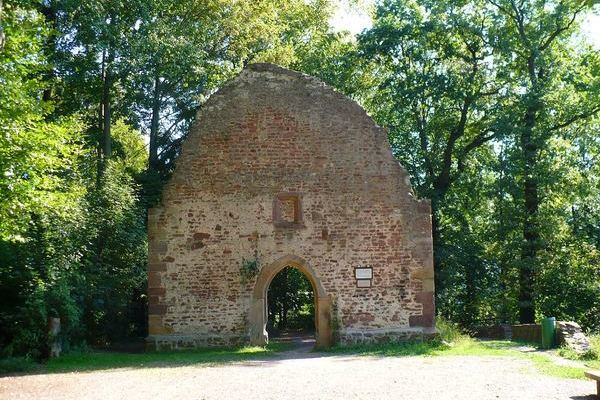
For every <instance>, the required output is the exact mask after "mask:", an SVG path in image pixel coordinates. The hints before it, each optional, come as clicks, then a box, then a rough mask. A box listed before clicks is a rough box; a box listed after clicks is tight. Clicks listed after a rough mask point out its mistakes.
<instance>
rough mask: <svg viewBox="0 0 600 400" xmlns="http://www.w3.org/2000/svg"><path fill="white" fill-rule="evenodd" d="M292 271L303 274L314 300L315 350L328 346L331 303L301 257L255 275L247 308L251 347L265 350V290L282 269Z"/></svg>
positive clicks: (290, 257) (266, 338) (317, 279)
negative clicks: (311, 290) (290, 268)
mask: <svg viewBox="0 0 600 400" xmlns="http://www.w3.org/2000/svg"><path fill="white" fill-rule="evenodd" d="M288 266H290V267H293V268H296V269H298V270H299V271H300V272H302V273H303V274H304V275H305V276H306V277H307V278H308V280H309V281H310V283H311V284H312V287H313V293H314V296H315V339H316V342H317V347H320V348H322V347H328V346H331V344H332V343H331V341H332V338H331V325H330V324H331V299H330V298H329V296H328V295H327V294H326V293H325V288H324V287H323V285H322V284H321V281H320V279H319V277H318V276H317V274H316V273H315V271H314V270H313V269H312V268H311V267H310V265H308V264H307V263H306V262H305V261H304V260H302V259H301V258H300V257H296V256H291V255H290V256H285V257H282V258H280V259H278V260H277V261H275V262H273V263H271V264H269V265H267V266H266V267H264V268H262V269H261V270H260V272H259V273H258V277H257V280H256V285H255V286H254V291H253V292H252V303H251V305H250V315H249V319H248V320H249V322H250V341H251V343H252V344H253V345H257V346H264V345H265V344H267V342H268V335H267V330H266V326H267V301H266V299H267V290H268V289H269V285H270V284H271V281H272V280H273V278H274V277H275V275H277V274H278V273H279V272H280V271H281V270H282V269H284V268H285V267H288Z"/></svg>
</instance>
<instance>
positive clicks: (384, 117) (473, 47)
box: [359, 1, 503, 287]
mask: <svg viewBox="0 0 600 400" xmlns="http://www.w3.org/2000/svg"><path fill="white" fill-rule="evenodd" d="M490 24H491V19H490V17H489V15H488V10H487V9H486V8H485V5H484V4H483V3H481V2H469V3H468V4H466V3H463V2H459V3H456V2H439V1H420V2H414V1H411V2H398V1H384V2H382V3H381V4H379V5H378V7H377V11H376V14H375V21H374V24H373V28H372V29H370V30H369V31H367V32H365V33H364V34H363V35H361V37H360V41H359V52H360V56H361V58H362V60H363V63H364V65H365V66H364V67H363V68H366V69H367V70H373V71H376V72H374V73H373V74H372V75H373V76H375V77H376V78H375V79H376V81H375V85H376V86H375V90H374V91H373V92H372V94H371V98H370V99H368V100H367V101H366V104H367V108H369V109H371V110H373V114H374V116H375V118H376V120H377V121H378V122H379V123H380V124H381V125H383V126H386V127H388V128H389V130H390V131H389V138H390V142H391V144H392V149H393V151H394V154H395V155H396V157H398V158H399V159H400V160H401V161H402V162H403V165H405V166H406V167H407V169H408V171H409V174H410V176H411V179H412V182H413V186H414V187H415V188H416V190H417V192H418V194H419V195H420V196H423V197H427V198H430V199H431V202H432V203H431V204H432V212H433V240H434V252H435V268H436V271H437V272H438V274H437V276H438V277H439V276H440V274H439V272H440V270H441V268H442V264H443V262H444V259H445V255H446V254H445V251H444V247H443V229H444V227H443V226H442V225H441V224H440V219H441V218H442V217H441V209H442V207H443V206H442V205H443V203H444V200H445V198H446V195H447V193H448V191H449V190H450V188H451V186H452V184H453V183H454V182H456V181H457V180H458V179H459V178H460V176H461V174H462V172H463V171H464V169H465V165H466V163H467V161H468V159H469V157H472V156H473V153H475V152H476V151H477V150H478V149H479V148H481V147H482V146H484V145H487V144H489V143H490V142H491V141H492V140H494V139H498V138H499V135H500V134H502V133H503V131H502V129H501V124H502V120H501V116H500V115H499V110H500V107H501V105H502V104H501V99H500V97H499V96H498V94H499V92H500V89H501V88H502V86H503V81H502V77H501V76H499V75H498V74H497V72H496V70H495V68H494V65H493V63H492V62H491V61H490V57H491V54H492V49H491V48H490V46H489V43H490V37H489V28H490ZM437 283H438V287H441V286H442V284H441V282H440V281H439V280H438V281H437Z"/></svg>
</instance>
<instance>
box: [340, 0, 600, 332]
mask: <svg viewBox="0 0 600 400" xmlns="http://www.w3.org/2000/svg"><path fill="white" fill-rule="evenodd" d="M588 8H589V4H584V3H581V2H576V1H572V2H571V1H569V2H562V3H560V5H557V3H553V4H549V3H536V2H521V3H518V4H517V3H514V2H510V1H509V0H506V1H469V2H446V1H441V2H440V1H428V0H418V1H409V2H398V1H392V0H389V1H382V2H379V3H378V4H377V6H376V12H375V15H374V24H373V27H372V28H371V29H369V30H367V31H366V32H363V34H361V35H360V36H359V41H358V47H357V50H356V55H355V56H350V58H352V57H355V61H356V62H355V63H354V72H353V75H354V76H360V77H361V79H360V80H359V81H357V82H352V79H351V78H350V82H352V84H353V85H354V87H355V90H357V91H358V93H359V95H356V94H355V95H354V96H355V97H356V98H358V99H359V100H361V101H362V102H363V104H364V105H365V106H366V108H367V109H369V110H370V112H371V114H372V115H373V116H374V118H375V119H376V120H377V122H378V123H379V124H380V125H383V126H386V127H388V128H389V140H390V143H391V145H392V150H393V152H394V154H395V155H396V157H398V158H399V159H400V160H401V161H402V164H403V165H404V166H405V167H406V168H407V170H408V172H409V175H410V177H411V181H412V183H413V187H415V189H416V191H417V194H418V195H420V196H422V197H428V198H431V199H432V209H433V228H434V231H433V239H434V255H435V269H436V271H435V272H436V304H437V310H438V312H439V313H440V314H441V315H442V316H444V317H446V318H448V319H450V320H452V321H456V322H459V323H460V324H461V325H462V326H466V327H471V326H476V325H480V324H492V323H497V322H515V321H517V320H519V319H522V318H525V317H527V318H529V317H530V315H528V314H527V312H525V310H527V311H530V310H531V305H532V304H533V305H535V306H534V307H535V310H536V313H537V315H538V316H539V315H557V316H560V318H565V319H575V320H577V321H580V322H581V323H582V324H584V326H586V327H587V328H588V329H593V330H597V329H600V325H599V324H598V321H597V316H598V315H599V314H598V307H599V305H600V296H598V293H599V286H598V285H599V284H600V279H599V278H598V274H597V272H598V271H600V268H598V265H599V262H598V259H597V251H598V248H599V247H598V245H599V242H598V240H597V238H598V232H600V231H599V230H598V227H599V226H600V225H598V223H597V222H598V221H597V218H596V215H598V214H599V211H600V209H598V199H599V198H600V194H599V193H598V187H599V186H598V176H599V173H598V168H597V165H598V163H597V162H595V160H596V159H597V158H598V157H597V154H598V135H597V134H594V132H597V127H598V117H597V115H598V111H599V108H598V106H597V105H598V101H599V100H598V95H599V93H600V91H599V90H598V82H599V80H598V79H599V75H598V72H599V71H600V69H599V68H598V66H599V65H600V64H598V51H597V50H594V49H591V48H590V47H589V46H587V45H586V44H584V43H580V42H577V41H576V40H574V39H573V36H572V35H573V33H574V32H576V31H577V23H578V21H579V19H580V17H581V16H582V15H583V14H584V13H585V12H586V10H588ZM523 21H526V22H525V23H524V25H523V26H522V27H520V24H521V23H522V22H523ZM528 60H529V61H531V62H532V63H533V64H532V65H531V67H532V68H533V71H534V75H535V76H534V75H532V74H531V70H530V69H529V67H528ZM337 76H341V77H342V79H343V80H344V83H343V84H341V85H339V86H340V87H341V88H343V90H344V91H346V92H347V93H352V92H353V91H352V89H348V88H347V86H348V85H349V83H348V79H345V78H344V77H345V76H351V74H349V73H347V72H346V73H345V74H337ZM331 81H332V82H333V83H334V84H336V83H335V79H333V80H331ZM364 82H369V83H370V85H365V84H364ZM350 86H352V85H350ZM525 121H528V122H527V123H525Z"/></svg>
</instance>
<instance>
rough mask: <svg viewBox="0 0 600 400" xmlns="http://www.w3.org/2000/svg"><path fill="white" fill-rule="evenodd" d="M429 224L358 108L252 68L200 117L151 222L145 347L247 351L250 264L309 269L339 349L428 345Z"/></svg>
mask: <svg viewBox="0 0 600 400" xmlns="http://www.w3.org/2000/svg"><path fill="white" fill-rule="evenodd" d="M290 196H292V197H290ZM290 198H294V199H295V198H297V199H298V201H299V205H298V212H300V215H297V216H294V215H293V214H292V211H290V207H291V206H290V204H292V203H286V204H284V205H283V207H287V208H285V209H283V208H281V209H277V208H276V207H277V205H276V202H277V201H279V200H282V199H283V200H285V201H288V200H289V199H290ZM430 214H431V208H430V205H429V202H428V201H424V200H420V201H419V200H416V199H415V198H414V196H413V195H412V190H411V188H410V185H409V178H408V175H407V173H406V171H405V170H404V169H403V168H402V167H401V166H400V165H399V164H398V162H397V161H396V160H395V159H394V158H393V156H392V154H391V150H390V147H389V144H388V141H387V137H386V133H385V131H384V130H383V129H381V128H379V127H378V126H376V125H375V124H374V123H373V121H372V120H371V119H370V118H369V117H368V116H367V114H366V113H365V111H364V110H363V109H361V108H360V107H359V106H358V105H357V104H356V103H355V102H353V101H351V100H349V99H348V98H346V97H345V96H343V95H341V94H340V93H337V92H335V91H334V90H333V89H331V88H329V87H327V86H326V85H324V84H323V83H321V82H320V81H318V80H316V79H314V78H311V77H308V76H305V75H302V74H298V73H296V72H292V71H288V70H285V69H283V68H279V67H276V66H273V65H269V64H256V65H251V66H249V67H248V69H246V70H244V71H242V73H241V74H240V75H239V76H238V77H237V78H235V79H234V80H232V81H231V82H229V83H228V84H227V85H225V87H223V88H222V89H221V90H220V91H219V92H217V93H216V94H214V95H213V96H212V97H211V98H210V100H209V101H208V102H207V103H206V104H205V105H204V106H203V108H202V110H201V111H200V112H199V114H198V116H197V121H196V123H195V124H194V126H193V127H192V129H191V131H190V133H189V136H188V138H187V139H186V141H185V143H184V146H183V151H182V154H181V156H180V157H179V159H178V160H177V169H176V171H175V173H174V175H173V177H172V179H171V181H170V182H169V183H168V184H167V186H166V187H165V190H164V194H163V199H162V204H161V205H160V206H158V207H155V208H154V209H152V210H150V212H149V216H148V227H149V262H148V287H149V291H148V294H149V299H150V309H149V314H150V318H149V325H150V326H149V328H150V337H149V341H150V342H152V343H153V345H156V346H171V347H173V346H201V345H212V344H214V345H223V344H233V343H242V342H245V341H247V340H248V338H249V336H250V332H249V330H250V326H249V322H248V315H249V312H250V308H251V302H252V292H253V289H254V284H255V281H253V280H252V279H251V280H250V281H248V282H244V281H243V280H242V279H241V275H240V265H241V262H242V259H249V258H252V257H254V256H255V255H258V259H259V262H260V265H261V266H263V267H264V266H267V265H270V264H271V263H273V262H275V261H276V260H278V259H281V258H282V257H284V256H296V257H300V258H301V259H303V260H305V262H306V263H308V264H309V265H310V266H311V267H312V269H313V270H314V271H315V274H316V275H317V276H316V278H317V279H319V282H320V283H321V284H322V286H323V288H324V289H325V292H326V294H327V296H329V297H330V298H331V300H332V303H333V304H335V307H334V310H336V311H335V312H336V314H335V315H332V316H331V319H332V320H335V321H336V322H337V329H338V331H337V332H335V333H336V334H337V337H338V338H339V339H340V340H342V341H343V342H361V341H376V340H377V341H379V340H404V339H407V338H414V337H419V336H420V335H422V334H423V331H424V330H425V331H427V330H430V328H432V327H433V324H434V311H435V306H434V303H433V294H432V293H433V257H432V244H431V215H430ZM286 218H287V220H286ZM294 218H295V219H296V221H294V222H290V219H294ZM286 221H287V222H286ZM357 266H368V267H372V268H373V275H374V276H373V282H372V287H371V288H357V287H356V286H357V285H356V280H355V278H354V268H355V267H357Z"/></svg>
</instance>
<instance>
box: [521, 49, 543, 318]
mask: <svg viewBox="0 0 600 400" xmlns="http://www.w3.org/2000/svg"><path fill="white" fill-rule="evenodd" d="M535 61H536V59H535V56H534V55H533V54H532V55H531V56H530V57H529V59H528V60H527V66H528V73H529V79H530V83H531V88H530V96H529V98H528V99H527V101H528V103H527V109H526V111H525V117H524V120H523V122H524V126H523V129H522V130H521V136H520V140H521V156H522V160H523V202H524V211H525V215H524V221H523V246H522V248H521V262H520V268H519V321H520V322H521V323H523V324H527V323H533V322H534V321H535V304H534V298H533V294H534V283H535V273H536V269H537V268H536V265H537V252H538V249H539V245H540V231H539V222H538V209H539V204H540V200H539V195H538V177H537V175H536V174H537V171H536V165H537V156H538V152H539V144H538V141H537V140H536V138H535V127H536V123H537V113H538V112H539V109H540V99H539V98H538V93H537V92H538V80H537V78H538V77H537V72H536V66H535Z"/></svg>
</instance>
